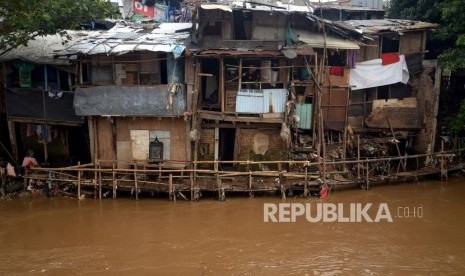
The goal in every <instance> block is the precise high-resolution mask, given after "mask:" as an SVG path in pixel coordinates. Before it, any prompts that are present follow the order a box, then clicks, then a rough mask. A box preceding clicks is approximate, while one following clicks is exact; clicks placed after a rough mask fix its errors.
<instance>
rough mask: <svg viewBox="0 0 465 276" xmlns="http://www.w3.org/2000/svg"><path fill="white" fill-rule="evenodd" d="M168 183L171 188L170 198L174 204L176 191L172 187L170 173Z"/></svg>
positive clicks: (171, 175)
mask: <svg viewBox="0 0 465 276" xmlns="http://www.w3.org/2000/svg"><path fill="white" fill-rule="evenodd" d="M169 183H170V186H171V198H172V199H173V201H174V202H176V191H175V187H174V185H173V174H171V173H170V175H169Z"/></svg>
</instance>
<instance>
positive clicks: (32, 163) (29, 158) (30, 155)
mask: <svg viewBox="0 0 465 276" xmlns="http://www.w3.org/2000/svg"><path fill="white" fill-rule="evenodd" d="M22 166H23V167H25V168H30V167H39V163H38V162H37V160H36V159H35V158H34V151H33V150H28V151H27V154H26V156H25V157H24V159H23V164H22Z"/></svg>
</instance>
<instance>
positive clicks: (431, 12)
mask: <svg viewBox="0 0 465 276" xmlns="http://www.w3.org/2000/svg"><path fill="white" fill-rule="evenodd" d="M443 1H444V0H391V3H390V6H389V8H388V9H387V16H388V18H399V19H409V20H417V21H425V22H431V23H441V11H440V10H439V9H438V5H440V4H441V3H442V2H443Z"/></svg>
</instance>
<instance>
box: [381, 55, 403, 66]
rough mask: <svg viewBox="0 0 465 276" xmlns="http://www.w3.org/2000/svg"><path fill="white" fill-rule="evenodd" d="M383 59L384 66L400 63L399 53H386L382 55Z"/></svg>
mask: <svg viewBox="0 0 465 276" xmlns="http://www.w3.org/2000/svg"><path fill="white" fill-rule="evenodd" d="M381 59H382V60H383V65H388V64H393V63H396V62H399V60H400V58H399V53H397V52H396V53H384V54H381Z"/></svg>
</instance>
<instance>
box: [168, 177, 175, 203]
mask: <svg viewBox="0 0 465 276" xmlns="http://www.w3.org/2000/svg"><path fill="white" fill-rule="evenodd" d="M168 197H169V200H174V198H173V175H172V174H169V178H168Z"/></svg>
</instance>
